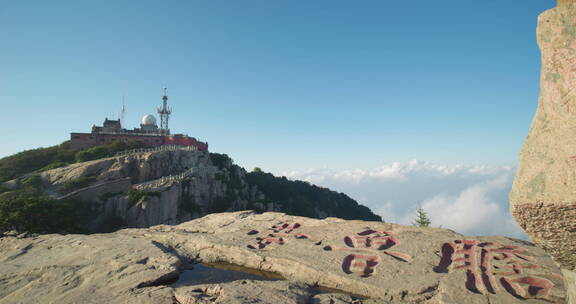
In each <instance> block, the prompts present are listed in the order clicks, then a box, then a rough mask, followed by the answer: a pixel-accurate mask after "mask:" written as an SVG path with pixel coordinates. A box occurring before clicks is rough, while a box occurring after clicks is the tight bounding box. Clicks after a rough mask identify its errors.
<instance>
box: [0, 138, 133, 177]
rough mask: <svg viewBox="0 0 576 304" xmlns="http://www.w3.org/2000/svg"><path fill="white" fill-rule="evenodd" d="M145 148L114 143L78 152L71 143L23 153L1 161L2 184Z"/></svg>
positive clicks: (129, 143)
mask: <svg viewBox="0 0 576 304" xmlns="http://www.w3.org/2000/svg"><path fill="white" fill-rule="evenodd" d="M141 147H143V144H142V143H141V142H137V141H129V142H121V141H114V142H112V143H110V144H107V145H102V146H97V147H94V148H91V149H87V150H82V151H76V150H72V149H70V142H69V141H65V142H63V143H62V144H60V145H57V146H52V147H48V148H38V149H32V150H26V151H22V152H20V153H16V154H14V155H11V156H8V157H4V158H2V159H0V182H4V181H8V180H11V179H14V178H17V177H19V176H22V175H24V174H27V173H32V172H35V171H44V170H50V169H54V168H58V167H62V166H66V165H69V164H73V163H75V162H83V161H88V160H95V159H99V158H104V157H110V156H114V154H116V152H120V151H124V150H130V149H137V148H141Z"/></svg>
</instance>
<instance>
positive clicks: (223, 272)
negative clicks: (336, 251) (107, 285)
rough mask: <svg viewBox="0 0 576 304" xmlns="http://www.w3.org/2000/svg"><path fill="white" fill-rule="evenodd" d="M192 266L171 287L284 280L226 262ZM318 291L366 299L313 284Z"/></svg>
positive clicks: (273, 274)
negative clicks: (240, 281) (239, 281)
mask: <svg viewBox="0 0 576 304" xmlns="http://www.w3.org/2000/svg"><path fill="white" fill-rule="evenodd" d="M193 266H194V268H193V269H190V270H186V271H184V272H182V273H181V274H180V277H179V278H178V280H177V281H176V282H175V283H173V284H172V287H181V286H185V285H200V284H218V283H227V282H232V281H237V280H255V281H278V280H285V279H284V278H283V277H282V276H281V275H279V274H276V273H273V272H265V271H261V270H256V269H252V268H246V267H242V266H238V265H233V264H228V263H203V264H194V265H193ZM313 289H315V290H316V291H317V292H318V293H319V294H320V293H336V294H344V295H348V296H351V297H352V298H353V299H354V300H358V299H360V300H363V299H367V298H366V297H365V296H362V295H357V294H353V293H349V292H346V291H343V290H340V289H334V288H329V287H324V286H313Z"/></svg>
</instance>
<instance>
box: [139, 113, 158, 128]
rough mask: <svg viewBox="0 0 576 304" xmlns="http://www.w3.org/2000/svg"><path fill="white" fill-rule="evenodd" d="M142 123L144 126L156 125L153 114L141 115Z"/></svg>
mask: <svg viewBox="0 0 576 304" xmlns="http://www.w3.org/2000/svg"><path fill="white" fill-rule="evenodd" d="M142 125H144V126H155V125H156V117H154V115H150V114H148V115H144V117H142Z"/></svg>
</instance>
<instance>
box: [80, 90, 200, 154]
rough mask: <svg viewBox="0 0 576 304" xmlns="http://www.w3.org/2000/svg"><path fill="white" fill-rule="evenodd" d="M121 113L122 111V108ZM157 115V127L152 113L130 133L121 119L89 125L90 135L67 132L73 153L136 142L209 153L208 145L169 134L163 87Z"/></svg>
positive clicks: (149, 145) (169, 109) (190, 138)
mask: <svg viewBox="0 0 576 304" xmlns="http://www.w3.org/2000/svg"><path fill="white" fill-rule="evenodd" d="M122 112H124V107H123V108H122ZM157 112H158V114H159V115H160V127H158V125H157V124H156V117H154V115H152V114H148V115H144V117H142V121H141V123H140V128H134V129H132V130H129V129H125V128H123V127H122V122H121V120H120V119H118V120H111V119H108V118H106V119H105V120H104V123H103V124H102V126H96V125H94V126H92V132H91V133H76V132H74V133H70V147H71V148H72V149H75V150H82V149H88V148H91V147H94V146H98V145H103V144H108V143H111V142H113V141H139V142H141V143H142V144H144V146H146V147H157V146H162V145H177V146H194V147H196V148H198V150H201V151H208V143H205V142H201V141H198V140H197V139H196V138H194V137H190V136H188V135H185V134H171V133H170V129H169V128H168V119H169V118H170V114H172V109H171V108H170V107H168V93H167V90H166V88H164V96H162V106H161V107H158V108H157Z"/></svg>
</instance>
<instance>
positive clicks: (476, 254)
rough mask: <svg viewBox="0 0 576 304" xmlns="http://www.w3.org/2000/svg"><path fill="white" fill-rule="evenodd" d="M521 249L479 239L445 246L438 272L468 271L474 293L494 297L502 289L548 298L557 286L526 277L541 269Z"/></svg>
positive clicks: (515, 293) (517, 293)
mask: <svg viewBox="0 0 576 304" xmlns="http://www.w3.org/2000/svg"><path fill="white" fill-rule="evenodd" d="M525 253H526V250H525V249H523V248H521V247H518V246H505V245H502V244H499V243H490V242H483V243H481V242H479V241H476V240H456V241H454V242H451V243H444V245H443V246H442V257H441V259H440V263H439V265H438V266H436V267H435V268H434V271H435V272H439V273H446V272H448V270H449V268H450V269H451V270H463V271H466V277H467V278H466V283H465V285H466V288H467V289H468V290H470V291H472V292H476V293H482V294H487V293H491V294H495V293H496V292H498V291H500V290H501V288H503V289H505V290H506V291H507V292H509V293H510V294H512V295H514V296H516V297H522V298H546V297H548V295H549V293H550V290H551V289H552V288H553V287H554V284H553V283H552V282H551V281H550V280H548V279H546V278H541V277H538V276H534V275H529V274H527V273H526V272H525V271H524V270H525V269H538V268H540V266H538V265H535V264H533V263H531V262H532V261H533V260H534V259H533V258H532V257H530V256H528V255H526V254H525Z"/></svg>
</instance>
